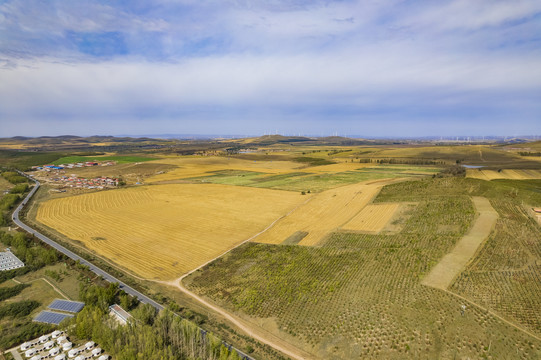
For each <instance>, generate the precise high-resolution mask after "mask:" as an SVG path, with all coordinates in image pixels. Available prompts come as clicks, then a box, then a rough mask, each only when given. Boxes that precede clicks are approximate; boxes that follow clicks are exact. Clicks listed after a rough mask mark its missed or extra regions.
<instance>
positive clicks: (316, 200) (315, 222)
mask: <svg viewBox="0 0 541 360" xmlns="http://www.w3.org/2000/svg"><path fill="white" fill-rule="evenodd" d="M385 183H386V182H381V181H380V182H376V183H372V184H353V185H346V186H342V187H339V188H336V189H332V190H327V191H324V192H322V193H319V194H316V195H314V196H313V197H312V198H311V199H310V201H308V202H307V203H306V204H303V205H301V206H299V207H298V208H297V209H295V211H293V212H292V213H291V214H289V215H288V216H286V217H284V218H283V219H281V220H280V221H278V222H277V223H276V224H274V226H273V227H272V228H270V229H269V230H267V231H266V232H265V233H263V234H261V235H259V236H257V237H256V238H254V239H253V241H255V242H260V243H268V244H280V243H282V242H283V241H284V240H286V239H288V238H289V237H290V236H292V235H293V234H295V233H297V232H299V231H301V232H307V233H308V235H306V236H305V237H304V238H303V239H302V240H301V241H300V242H299V245H316V244H317V243H319V242H320V241H321V240H322V239H323V238H324V237H325V236H326V235H327V234H329V233H330V232H332V231H334V230H336V229H337V228H339V227H340V226H342V225H343V224H344V223H347V222H348V221H350V219H351V218H352V217H354V216H355V215H356V214H357V213H358V212H359V211H361V210H362V209H363V208H364V207H365V206H366V205H367V204H368V203H369V202H370V201H372V199H373V198H374V197H375V196H376V195H377V193H378V191H379V190H380V189H381V188H382V187H383V185H385Z"/></svg>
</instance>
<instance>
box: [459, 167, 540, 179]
mask: <svg viewBox="0 0 541 360" xmlns="http://www.w3.org/2000/svg"><path fill="white" fill-rule="evenodd" d="M466 176H467V177H470V178H474V179H481V180H496V179H511V180H533V179H541V170H533V169H524V170H519V169H516V170H515V169H504V170H501V171H496V170H483V169H468V170H466Z"/></svg>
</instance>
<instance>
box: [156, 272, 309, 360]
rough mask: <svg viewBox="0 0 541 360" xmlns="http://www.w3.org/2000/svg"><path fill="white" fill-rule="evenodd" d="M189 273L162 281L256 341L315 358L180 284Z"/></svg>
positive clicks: (295, 356)
mask: <svg viewBox="0 0 541 360" xmlns="http://www.w3.org/2000/svg"><path fill="white" fill-rule="evenodd" d="M188 275H189V274H186V275H184V276H182V277H181V278H180V279H178V280H174V281H170V282H163V283H164V284H167V285H171V286H174V287H176V288H177V289H178V290H180V291H182V292H183V293H185V294H186V295H188V296H190V297H192V298H193V299H195V300H197V301H198V302H199V303H200V304H202V305H204V306H206V307H207V308H209V309H211V310H213V311H215V312H216V313H218V314H220V315H222V316H223V317H224V318H226V319H227V320H229V321H230V322H231V323H232V324H234V325H235V326H237V327H238V328H239V329H241V330H242V331H243V332H244V333H246V334H247V335H248V336H250V337H252V338H254V339H256V340H257V341H259V342H261V343H263V344H267V345H269V346H271V347H272V348H274V349H275V350H278V351H280V352H281V353H283V354H285V355H287V356H289V357H290V358H292V359H297V360H308V359H316V357H314V356H313V355H311V354H309V353H307V352H305V351H303V350H300V349H298V348H297V347H295V346H293V345H291V344H289V343H288V342H286V341H284V340H281V339H280V338H278V337H277V336H276V335H274V334H272V333H270V332H268V331H266V330H264V329H261V328H254V326H253V325H250V324H249V323H248V322H246V321H244V320H242V319H240V318H238V317H236V316H233V315H232V314H230V313H229V312H227V311H225V310H224V309H222V308H220V307H218V306H216V305H214V304H211V303H210V302H208V301H207V300H205V299H203V298H202V297H200V296H199V295H197V294H195V293H193V292H191V291H190V290H188V289H186V288H185V287H184V285H182V279H184V278H185V277H186V276H188Z"/></svg>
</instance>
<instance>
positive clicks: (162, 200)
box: [36, 184, 306, 280]
mask: <svg viewBox="0 0 541 360" xmlns="http://www.w3.org/2000/svg"><path fill="white" fill-rule="evenodd" d="M305 200H306V197H303V196H301V195H300V194H298V193H296V192H287V191H279V190H269V189H258V188H249V187H239V186H228V185H216V184H170V185H152V186H141V187H132V188H126V189H118V190H110V191H102V192H96V193H90V194H84V195H79V196H72V197H65V198H60V199H54V200H49V201H46V202H44V203H42V204H41V205H40V207H39V209H38V212H37V217H36V219H37V220H38V221H39V222H41V223H43V224H45V225H46V226H49V227H51V228H54V229H55V230H57V231H59V232H60V233H62V234H64V235H66V236H67V237H69V238H71V239H74V240H77V241H80V242H82V243H83V244H84V245H85V246H86V247H87V248H88V249H90V250H92V251H94V252H96V253H97V254H99V255H101V256H104V257H105V258H107V259H108V260H111V261H113V262H114V263H116V264H118V265H120V266H122V267H124V268H126V269H127V270H129V271H131V272H133V273H135V274H137V275H139V276H141V277H145V278H148V279H157V280H169V279H174V278H178V277H179V276H180V275H182V274H183V273H186V272H187V271H189V270H192V269H194V268H196V267H198V266H200V265H201V264H204V263H206V262H207V261H209V260H211V259H213V258H215V257H216V256H219V255H221V254H222V253H223V252H225V251H227V250H228V249H231V248H232V247H234V246H236V245H238V244H239V243H241V242H242V241H244V240H247V239H249V238H250V237H252V236H254V235H255V234H257V233H258V232H260V231H262V230H264V229H265V228H266V227H267V226H268V225H269V224H271V223H272V222H273V221H275V220H277V219H279V218H280V217H281V216H282V215H284V214H286V213H288V212H290V211H291V210H293V209H294V208H295V207H296V206H297V205H298V204H300V203H302V202H303V201H305Z"/></svg>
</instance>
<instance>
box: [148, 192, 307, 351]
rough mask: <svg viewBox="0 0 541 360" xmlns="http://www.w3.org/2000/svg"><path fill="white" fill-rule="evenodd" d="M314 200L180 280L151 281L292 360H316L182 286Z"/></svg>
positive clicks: (281, 217) (283, 216)
mask: <svg viewBox="0 0 541 360" xmlns="http://www.w3.org/2000/svg"><path fill="white" fill-rule="evenodd" d="M311 199H312V197H309V198H308V199H307V200H306V201H304V202H303V203H301V204H299V205H298V206H296V207H295V208H294V209H293V210H291V211H290V212H288V213H287V214H285V215H282V216H280V217H279V218H278V219H276V220H274V221H273V222H272V223H271V224H270V225H269V226H267V227H266V228H265V229H263V230H261V231H260V232H258V233H257V234H255V235H253V236H251V237H249V238H248V239H246V240H244V241H243V242H241V243H239V244H238V245H236V246H235V247H233V248H231V249H229V250H227V251H226V252H224V253H223V254H221V255H218V256H216V257H215V258H214V259H212V260H209V261H207V262H206V263H204V264H202V265H200V266H198V267H197V268H195V269H193V270H191V271H189V272H187V273H186V274H184V275H182V276H181V277H180V278H178V279H176V280H172V281H158V280H151V281H154V282H158V283H160V284H164V285H169V286H173V287H175V288H177V289H178V290H180V291H181V292H183V293H184V294H186V295H188V296H190V297H191V298H193V299H194V300H197V301H198V302H199V303H200V304H202V305H204V306H206V307H207V308H209V309H211V310H213V311H214V312H216V313H218V314H220V315H222V316H223V317H224V318H226V319H227V320H229V321H230V322H231V323H233V324H234V325H235V326H237V327H238V328H239V329H241V330H242V331H243V332H245V333H246V334H247V335H248V336H250V337H252V338H254V339H256V340H258V341H259V342H261V343H263V344H267V345H269V346H271V347H272V348H274V349H276V350H278V351H280V352H281V353H283V354H285V355H287V356H289V357H290V358H292V359H298V360H307V359H314V356H312V355H310V354H309V353H306V352H305V351H302V350H300V349H298V348H296V347H294V346H293V345H291V344H289V343H287V342H285V341H283V340H281V339H280V338H278V337H277V336H276V335H274V334H272V333H270V332H268V331H266V330H264V329H260V328H258V329H254V328H253V326H251V325H249V324H248V323H247V322H246V321H244V320H241V319H240V318H238V317H235V316H233V315H232V314H230V313H229V312H227V311H225V310H224V309H222V308H220V307H218V306H216V305H214V304H212V303H210V302H209V301H207V300H205V299H203V298H202V297H200V296H199V295H197V294H195V293H193V292H191V291H190V290H188V289H187V288H185V287H184V285H182V280H184V278H186V277H187V276H189V275H191V274H193V273H194V272H196V271H197V270H199V269H201V268H203V267H204V266H206V265H207V264H210V263H211V262H213V261H214V260H216V259H219V258H221V257H222V256H224V255H225V254H227V253H229V252H230V251H232V250H233V249H235V248H237V247H239V246H241V245H242V244H244V243H246V242H248V241H251V240H253V239H255V238H256V237H258V236H259V235H261V234H263V233H264V232H266V231H267V230H269V229H270V228H272V227H273V226H274V224H276V223H277V222H278V221H279V220H281V219H283V218H285V217H286V216H288V215H289V214H291V213H293V212H294V211H295V210H297V208H299V207H300V206H302V205H305V204H306V203H308V202H309V201H310V200H311Z"/></svg>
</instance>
